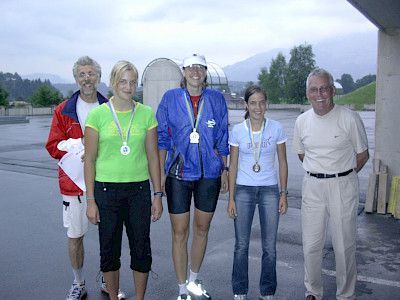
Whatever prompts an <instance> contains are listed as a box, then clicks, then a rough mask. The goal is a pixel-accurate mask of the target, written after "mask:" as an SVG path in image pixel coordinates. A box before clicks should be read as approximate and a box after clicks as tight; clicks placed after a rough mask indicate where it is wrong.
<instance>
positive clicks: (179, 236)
mask: <svg viewBox="0 0 400 300" xmlns="http://www.w3.org/2000/svg"><path fill="white" fill-rule="evenodd" d="M188 238H189V228H184V229H177V228H175V229H174V228H172V239H173V241H174V242H175V243H185V242H187V241H188Z"/></svg>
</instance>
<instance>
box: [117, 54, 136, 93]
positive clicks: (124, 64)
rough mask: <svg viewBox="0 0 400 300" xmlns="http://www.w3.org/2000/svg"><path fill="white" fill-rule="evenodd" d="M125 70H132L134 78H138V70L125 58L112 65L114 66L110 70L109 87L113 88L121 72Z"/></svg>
mask: <svg viewBox="0 0 400 300" xmlns="http://www.w3.org/2000/svg"><path fill="white" fill-rule="evenodd" d="M125 71H133V73H135V76H136V79H138V78H139V72H138V70H137V69H136V67H135V66H134V65H133V64H132V63H131V62H129V61H127V60H120V61H119V62H117V63H116V64H115V65H114V67H113V68H112V70H111V74H110V87H111V88H112V89H114V88H115V87H116V86H117V84H118V82H119V81H120V79H121V77H122V73H123V72H125ZM136 85H137V83H136Z"/></svg>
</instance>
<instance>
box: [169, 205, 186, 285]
mask: <svg viewBox="0 0 400 300" xmlns="http://www.w3.org/2000/svg"><path fill="white" fill-rule="evenodd" d="M169 217H170V219H171V228H172V258H173V260H174V267H175V273H176V279H178V283H179V284H183V283H185V282H186V278H187V267H188V251H187V242H188V238H189V223H190V212H187V213H184V214H170V215H169Z"/></svg>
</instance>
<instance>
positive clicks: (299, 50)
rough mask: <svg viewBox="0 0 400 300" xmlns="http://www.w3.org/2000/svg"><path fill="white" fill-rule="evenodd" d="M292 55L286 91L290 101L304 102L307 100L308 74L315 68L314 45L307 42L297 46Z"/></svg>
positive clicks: (291, 51)
mask: <svg viewBox="0 0 400 300" xmlns="http://www.w3.org/2000/svg"><path fill="white" fill-rule="evenodd" d="M290 55H291V57H290V61H289V65H288V68H287V75H286V78H287V83H286V89H285V93H286V96H287V98H288V102H289V103H299V104H303V103H305V101H306V80H307V76H308V74H309V73H310V72H311V71H312V70H313V69H314V68H315V60H314V56H315V55H314V53H313V51H312V46H311V45H307V44H304V45H300V46H297V47H296V46H295V47H294V48H293V49H292V50H290Z"/></svg>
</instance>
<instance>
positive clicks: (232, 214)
mask: <svg viewBox="0 0 400 300" xmlns="http://www.w3.org/2000/svg"><path fill="white" fill-rule="evenodd" d="M227 212H228V217H229V218H231V219H235V218H236V216H237V211H236V203H235V201H233V200H229V202H228V207H227Z"/></svg>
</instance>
